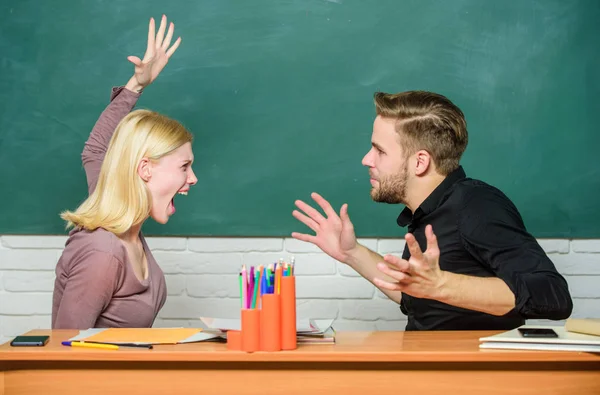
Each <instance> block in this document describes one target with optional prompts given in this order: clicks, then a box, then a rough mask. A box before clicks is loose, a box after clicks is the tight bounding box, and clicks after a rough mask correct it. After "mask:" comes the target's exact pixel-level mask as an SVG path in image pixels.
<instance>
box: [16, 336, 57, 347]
mask: <svg viewBox="0 0 600 395" xmlns="http://www.w3.org/2000/svg"><path fill="white" fill-rule="evenodd" d="M48 340H50V336H17V337H15V338H14V339H13V341H11V342H10V345H11V346H13V347H36V346H37V347H41V346H45V345H46V344H47V343H48Z"/></svg>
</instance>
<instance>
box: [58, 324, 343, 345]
mask: <svg viewBox="0 0 600 395" xmlns="http://www.w3.org/2000/svg"><path fill="white" fill-rule="evenodd" d="M201 320H202V322H203V324H204V325H205V326H206V328H90V329H86V330H81V331H79V334H77V335H76V336H74V337H71V338H70V339H69V341H83V342H89V343H99V344H115V345H119V344H146V345H159V344H185V343H195V342H204V341H225V340H226V339H227V331H229V330H239V328H240V325H241V324H240V320H239V319H226V318H209V317H201ZM333 321H334V320H313V319H305V320H298V322H297V341H298V343H299V344H331V343H335V330H334V329H333V326H332V325H333Z"/></svg>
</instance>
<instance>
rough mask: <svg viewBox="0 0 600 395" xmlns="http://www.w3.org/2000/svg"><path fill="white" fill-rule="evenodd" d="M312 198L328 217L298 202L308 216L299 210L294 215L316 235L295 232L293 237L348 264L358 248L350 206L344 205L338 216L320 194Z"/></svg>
mask: <svg viewBox="0 0 600 395" xmlns="http://www.w3.org/2000/svg"><path fill="white" fill-rule="evenodd" d="M311 197H312V198H313V200H314V201H315V202H317V204H318V205H319V206H321V208H322V209H323V211H324V212H325V215H326V216H327V217H326V218H325V217H323V215H321V213H320V212H319V211H317V210H315V209H314V208H313V207H311V206H309V205H308V204H306V203H304V202H303V201H301V200H296V202H295V203H296V206H297V207H298V208H299V209H300V210H302V211H304V213H306V215H305V214H303V213H301V212H299V211H297V210H294V211H293V212H292V215H293V216H294V218H296V219H297V220H299V221H300V222H302V223H303V224H305V225H306V226H308V227H309V228H311V229H312V230H313V231H314V232H315V233H316V235H314V236H312V235H307V234H302V233H297V232H294V233H292V237H293V238H295V239H298V240H302V241H307V242H309V243H312V244H314V245H316V246H317V247H319V248H320V249H321V250H323V252H324V253H326V254H327V255H329V256H331V257H332V258H334V259H336V260H338V261H340V262H345V263H348V262H347V261H348V259H349V256H350V253H351V252H352V251H353V250H354V249H356V248H357V246H358V244H357V242H356V236H355V234H354V226H353V225H352V222H351V221H350V217H349V216H348V205H347V204H344V205H343V206H342V208H341V210H340V215H339V216H338V215H337V213H336V212H335V211H334V210H333V208H332V207H331V205H330V204H329V202H328V201H327V200H325V199H323V198H322V197H321V196H320V195H319V194H317V193H312V194H311Z"/></svg>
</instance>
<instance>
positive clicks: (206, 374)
mask: <svg viewBox="0 0 600 395" xmlns="http://www.w3.org/2000/svg"><path fill="white" fill-rule="evenodd" d="M77 333H78V332H77V331H72V330H57V331H44V330H35V331H31V332H29V333H28V334H31V335H34V334H35V335H40V334H50V335H51V340H50V342H49V343H48V345H46V346H45V347H27V348H25V347H20V348H17V347H10V345H9V344H8V343H6V344H4V345H2V346H0V395H14V394H19V395H26V394H46V395H52V394H65V395H68V394H84V395H87V394H90V395H91V394H113V393H115V394H116V393H124V394H127V395H136V394H144V395H147V394H154V393H158V394H187V393H194V394H202V395H206V394H260V395H264V394H303V395H313V394H328V395H331V394H338V393H342V394H379V395H389V394H406V395H412V394H418V395H426V394H435V395H440V394H455V393H459V394H478V395H482V394H486V395H489V394H543V395H550V394H577V395H585V394H600V354H592V353H576V352H545V351H510V350H506V351H505V350H479V341H478V339H479V337H481V336H488V335H492V334H495V333H498V332H490V331H486V332H339V333H338V336H337V344H335V345H305V346H300V347H299V348H298V350H295V351H292V352H277V353H254V354H246V353H242V352H232V351H227V350H226V346H225V345H224V344H219V343H194V344H185V345H173V346H156V347H155V348H154V349H153V350H147V349H133V348H127V349H126V348H122V349H120V350H116V351H110V350H99V349H86V348H71V347H65V346H62V345H61V341H64V340H66V339H68V338H69V337H72V336H74V335H76V334H77ZM449 390H450V391H451V392H448V391H449Z"/></svg>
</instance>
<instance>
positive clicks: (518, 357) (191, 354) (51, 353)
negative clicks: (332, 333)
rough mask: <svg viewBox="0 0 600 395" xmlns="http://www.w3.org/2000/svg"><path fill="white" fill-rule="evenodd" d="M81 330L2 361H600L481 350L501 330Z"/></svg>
mask: <svg viewBox="0 0 600 395" xmlns="http://www.w3.org/2000/svg"><path fill="white" fill-rule="evenodd" d="M78 333H79V332H78V331H76V330H54V331H50V330H33V331H30V332H28V333H27V334H28V335H50V341H49V343H48V344H47V345H46V346H45V347H11V346H10V344H9V343H5V344H3V345H1V346H0V361H120V362H124V361H138V362H142V361H148V362H150V361H152V362H160V361H172V362H203V361H213V362H239V361H247V362H249V361H257V362H258V361H268V362H429V363H432V362H441V363H447V362H450V363H451V362H504V363H506V362H513V361H514V362H551V361H553V362H596V363H598V362H600V354H594V353H584V352H564V351H521V350H480V349H479V338H480V337H483V336H490V335H493V334H496V333H499V331H444V332H441V331H439V332H338V333H337V336H336V344H315V345H298V349H297V350H294V351H281V352H274V353H267V352H257V353H244V352H236V351H227V349H226V345H225V344H224V343H216V342H200V343H189V344H177V345H158V346H155V347H154V349H152V350H148V349H137V348H121V349H119V350H100V349H87V348H75V347H73V348H72V347H67V346H63V345H61V342H62V341H64V340H67V339H69V338H70V337H73V336H75V335H77V334H78Z"/></svg>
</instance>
